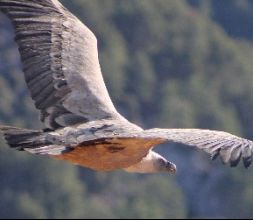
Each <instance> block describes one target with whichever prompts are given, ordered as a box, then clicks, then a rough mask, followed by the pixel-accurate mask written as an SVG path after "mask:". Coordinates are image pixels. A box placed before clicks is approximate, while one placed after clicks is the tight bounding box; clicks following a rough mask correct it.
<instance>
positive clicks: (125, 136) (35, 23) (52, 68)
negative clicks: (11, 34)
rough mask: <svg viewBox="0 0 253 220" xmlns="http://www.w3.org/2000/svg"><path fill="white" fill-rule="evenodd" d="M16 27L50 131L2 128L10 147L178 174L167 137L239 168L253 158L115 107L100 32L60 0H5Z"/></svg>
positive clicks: (219, 135)
mask: <svg viewBox="0 0 253 220" xmlns="http://www.w3.org/2000/svg"><path fill="white" fill-rule="evenodd" d="M0 11H1V12H3V13H4V14H6V15H7V16H8V18H9V19H10V20H11V21H12V24H13V27H14V29H15V40H16V43H17V45H18V48H19V52H20V55H21V61H22V64H23V72H24V76H25V80H26V84H27V86H28V89H29V91H30V94H31V97H32V99H33V100H34V102H35V106H36V108H37V109H38V110H39V111H40V113H41V121H42V122H43V123H44V125H45V129H44V130H41V131H38V130H35V131H33V130H27V129H21V128H14V127H8V126H0V133H3V135H4V136H5V139H6V141H7V143H8V144H9V145H10V147H12V148H15V149H17V150H25V151H27V152H29V153H32V154H39V155H47V156H49V157H53V158H57V159H61V160H66V161H69V162H71V163H74V164H78V165H81V166H85V167H88V168H91V169H94V170H100V171H109V170H115V169H125V170H127V171H129V172H160V171H168V172H174V171H175V165H173V164H172V163H170V162H169V161H167V160H166V159H165V158H163V157H162V156H160V155H158V154H156V153H155V152H154V151H153V147H155V146H156V145H158V144H160V143H164V142H166V141H169V142H174V143H181V144H185V145H188V146H193V147H196V148H198V149H201V150H203V151H205V152H207V153H209V154H210V155H211V156H212V158H213V159H214V158H216V157H217V156H220V157H221V159H222V161H223V162H224V163H229V164H230V165H231V166H236V165H237V164H238V163H239V161H240V159H241V158H242V159H243V162H244V165H245V167H248V166H249V165H250V164H251V162H252V152H253V143H252V141H250V140H246V139H243V138H240V137H237V136H234V135H232V134H229V133H226V132H221V131H211V130H201V129H150V130H143V129H142V128H140V127H138V126H136V125H134V124H132V123H130V122H129V121H127V120H126V119H125V118H124V117H123V116H122V115H120V114H119V113H118V112H117V110H116V109H115V107H114V105H113V103H112V101H111V99H110V97H109V94H108V91H107V89H106V86H105V83H104V81H103V77H102V73H101V69H100V64H99V59H98V50H97V39H96V37H95V35H94V34H93V33H92V32H91V31H90V30H89V28H88V27H86V26H85V25H84V24H83V23H82V22H81V21H80V20H79V19H77V18H76V17H75V16H74V15H73V14H71V13H70V12H69V11H68V10H67V9H66V8H64V6H62V4H61V3H60V2H59V1H58V0H0Z"/></svg>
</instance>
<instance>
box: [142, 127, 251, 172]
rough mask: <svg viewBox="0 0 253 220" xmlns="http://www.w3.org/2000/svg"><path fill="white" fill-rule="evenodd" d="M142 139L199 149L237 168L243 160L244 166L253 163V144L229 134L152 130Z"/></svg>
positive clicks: (190, 130)
mask: <svg viewBox="0 0 253 220" xmlns="http://www.w3.org/2000/svg"><path fill="white" fill-rule="evenodd" d="M138 137H142V138H160V139H162V140H164V142H166V141H171V142H174V143H181V144H185V145H189V146H193V147H197V148H199V149H201V150H204V151H205V152H207V153H209V154H211V157H212V159H215V158H217V157H218V156H220V157H221V159H222V161H223V162H224V163H225V164H226V163H230V165H231V166H232V167H233V166H237V165H238V163H239V162H240V159H241V158H242V159H243V162H244V166H245V167H249V166H250V165H251V163H252V154H253V142H252V141H250V140H247V139H244V138H240V137H237V136H235V135H232V134H230V133H227V132H222V131H213V130H202V129H159V128H155V129H150V130H146V131H144V132H143V133H142V134H139V135H138Z"/></svg>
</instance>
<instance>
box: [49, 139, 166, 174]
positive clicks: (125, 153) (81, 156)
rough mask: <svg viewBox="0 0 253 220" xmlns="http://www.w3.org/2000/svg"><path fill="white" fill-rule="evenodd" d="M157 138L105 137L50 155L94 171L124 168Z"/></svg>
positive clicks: (146, 149) (142, 156) (137, 161)
mask: <svg viewBox="0 0 253 220" xmlns="http://www.w3.org/2000/svg"><path fill="white" fill-rule="evenodd" d="M161 142H163V141H162V140H159V139H151V140H146V139H141V138H105V139H98V140H94V141H88V142H85V143H82V144H79V145H77V146H76V147H75V149H74V150H69V152H65V153H62V154H60V155H54V156H51V157H53V158H56V159H60V160H66V161H69V162H71V163H73V164H76V165H80V166H83V167H87V168H90V169H93V170H96V171H113V170H117V169H126V168H128V167H131V166H132V165H135V164H138V163H139V162H140V161H141V160H142V159H143V158H144V157H146V156H147V154H148V152H149V150H150V149H151V148H152V147H153V146H154V145H156V144H159V143H161Z"/></svg>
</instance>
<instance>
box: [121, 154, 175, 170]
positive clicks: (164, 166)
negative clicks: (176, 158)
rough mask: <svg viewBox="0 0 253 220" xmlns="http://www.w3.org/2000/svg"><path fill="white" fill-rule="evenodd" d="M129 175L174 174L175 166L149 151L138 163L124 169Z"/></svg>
mask: <svg viewBox="0 0 253 220" xmlns="http://www.w3.org/2000/svg"><path fill="white" fill-rule="evenodd" d="M125 171H127V172H130V173H159V172H169V173H176V171H177V168H176V165H175V164H173V163H171V162H169V161H168V160H166V159H165V158H164V157H162V156H161V155H160V154H158V153H155V152H154V151H149V153H148V155H147V156H146V157H144V158H143V159H142V160H141V161H140V162H139V163H137V164H135V165H133V166H130V167H128V168H126V169H125Z"/></svg>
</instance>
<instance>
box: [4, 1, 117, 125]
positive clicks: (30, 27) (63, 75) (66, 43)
mask: <svg viewBox="0 0 253 220" xmlns="http://www.w3.org/2000/svg"><path fill="white" fill-rule="evenodd" d="M0 11H2V12H4V13H5V14H6V15H7V16H8V17H9V18H10V19H11V20H12V22H13V24H14V27H15V32H16V38H15V39H16V42H17V44H18V46H19V52H20V54H21V60H22V63H23V69H24V73H25V80H26V83H27V85H28V88H29V90H30V93H31V96H32V98H33V100H34V101H35V106H36V107H37V108H38V109H39V110H40V111H41V120H42V122H44V123H45V125H46V127H48V128H51V129H56V128H59V127H64V126H68V125H72V124H76V123H79V122H87V121H92V120H96V119H104V118H117V117H121V116H120V115H119V114H118V113H117V111H116V110H115V108H114V106H113V104H112V102H111V99H110V97H109V94H108V92H107V89H106V87H105V84H104V81H103V77H102V74H101V70H100V65H99V60H98V51H97V40H96V37H95V36H94V34H93V33H92V32H91V31H90V30H89V29H88V28H87V27H86V26H85V25H84V24H82V23H81V22H80V21H79V20H78V19H77V18H76V17H75V16H73V15H72V14H71V13H70V12H69V11H67V10H66V9H65V8H64V7H63V6H62V5H61V4H60V3H59V2H58V0H0Z"/></svg>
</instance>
